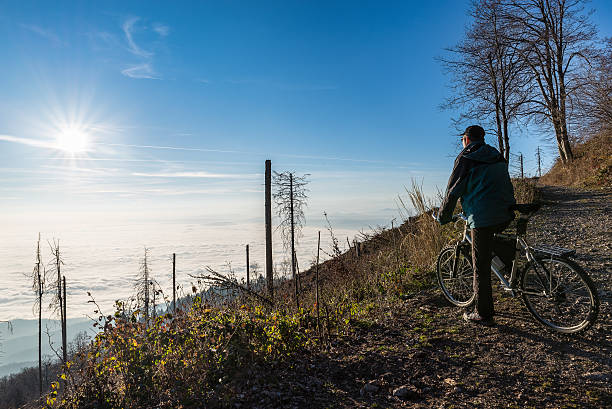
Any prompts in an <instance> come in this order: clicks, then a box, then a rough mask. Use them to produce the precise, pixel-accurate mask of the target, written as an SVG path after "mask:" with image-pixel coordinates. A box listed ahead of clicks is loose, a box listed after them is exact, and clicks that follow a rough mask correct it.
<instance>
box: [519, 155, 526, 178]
mask: <svg viewBox="0 0 612 409" xmlns="http://www.w3.org/2000/svg"><path fill="white" fill-rule="evenodd" d="M519 160H520V161H521V179H524V178H525V175H524V174H523V154H522V153H521V154H520V156H519Z"/></svg>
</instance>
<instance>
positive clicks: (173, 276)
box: [172, 253, 176, 314]
mask: <svg viewBox="0 0 612 409" xmlns="http://www.w3.org/2000/svg"><path fill="white" fill-rule="evenodd" d="M172 313H173V314H176V253H172Z"/></svg>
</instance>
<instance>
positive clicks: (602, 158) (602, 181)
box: [541, 132, 612, 189]
mask: <svg viewBox="0 0 612 409" xmlns="http://www.w3.org/2000/svg"><path fill="white" fill-rule="evenodd" d="M573 152H574V157H575V158H574V161H573V163H571V164H570V165H563V163H561V161H560V160H557V161H555V163H554V165H553V167H552V168H551V169H550V171H549V172H548V173H546V175H543V176H542V179H541V183H543V184H545V185H552V186H570V187H579V188H592V189H593V188H595V189H597V188H602V187H604V188H612V134H611V133H610V132H603V133H600V134H597V135H594V136H593V137H592V138H590V139H588V140H587V141H585V142H584V143H581V144H577V145H574V146H573Z"/></svg>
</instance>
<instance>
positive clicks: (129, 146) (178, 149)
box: [99, 143, 249, 153]
mask: <svg viewBox="0 0 612 409" xmlns="http://www.w3.org/2000/svg"><path fill="white" fill-rule="evenodd" d="M99 145H105V146H118V147H124V148H141V149H162V150H172V151H193V152H217V153H249V152H241V151H234V150H222V149H205V148H189V147H182V146H164V145H132V144H125V143H104V144H103V143H100V144H99Z"/></svg>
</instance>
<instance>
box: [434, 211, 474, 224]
mask: <svg viewBox="0 0 612 409" xmlns="http://www.w3.org/2000/svg"><path fill="white" fill-rule="evenodd" d="M431 217H433V219H434V220H435V221H440V218H439V217H438V215H437V214H435V213H434V212H432V213H431ZM459 219H462V220H464V221H467V217H466V216H465V214H463V213H458V214H454V215H453V216H452V217H451V221H453V222H456V221H457V220H459Z"/></svg>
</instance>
